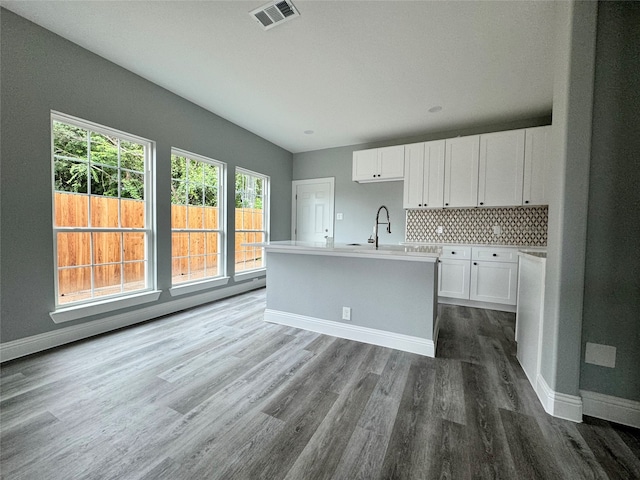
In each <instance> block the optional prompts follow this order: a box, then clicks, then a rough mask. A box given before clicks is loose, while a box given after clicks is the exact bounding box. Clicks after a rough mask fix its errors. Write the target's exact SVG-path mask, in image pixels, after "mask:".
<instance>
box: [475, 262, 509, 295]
mask: <svg viewBox="0 0 640 480" xmlns="http://www.w3.org/2000/svg"><path fill="white" fill-rule="evenodd" d="M517 292H518V264H517V263H501V262H476V261H473V262H472V265H471V287H470V295H469V298H470V299H471V300H477V301H479V302H491V303H503V304H506V305H515V304H516V295H517Z"/></svg>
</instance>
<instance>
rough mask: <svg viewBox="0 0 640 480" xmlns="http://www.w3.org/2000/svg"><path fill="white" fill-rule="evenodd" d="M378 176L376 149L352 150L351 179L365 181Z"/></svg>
mask: <svg viewBox="0 0 640 480" xmlns="http://www.w3.org/2000/svg"><path fill="white" fill-rule="evenodd" d="M376 178H378V149H377V148H372V149H369V150H359V151H356V152H353V181H354V182H358V181H362V180H364V181H367V180H375V179H376Z"/></svg>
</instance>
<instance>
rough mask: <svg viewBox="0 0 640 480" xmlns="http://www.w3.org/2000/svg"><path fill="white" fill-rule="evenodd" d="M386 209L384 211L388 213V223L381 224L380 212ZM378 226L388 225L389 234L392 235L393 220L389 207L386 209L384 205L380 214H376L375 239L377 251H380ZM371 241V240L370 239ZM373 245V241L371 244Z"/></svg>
mask: <svg viewBox="0 0 640 480" xmlns="http://www.w3.org/2000/svg"><path fill="white" fill-rule="evenodd" d="M383 208H384V210H385V211H386V212H387V221H386V222H381V221H380V210H382V209H383ZM378 225H386V226H387V233H391V220H390V219H389V209H388V208H387V207H385V206H384V205H382V206H381V207H380V208H379V209H378V212H377V213H376V228H375V235H376V239H375V244H376V250H377V249H378ZM369 240H370V241H371V239H369ZM371 243H373V241H372V242H371Z"/></svg>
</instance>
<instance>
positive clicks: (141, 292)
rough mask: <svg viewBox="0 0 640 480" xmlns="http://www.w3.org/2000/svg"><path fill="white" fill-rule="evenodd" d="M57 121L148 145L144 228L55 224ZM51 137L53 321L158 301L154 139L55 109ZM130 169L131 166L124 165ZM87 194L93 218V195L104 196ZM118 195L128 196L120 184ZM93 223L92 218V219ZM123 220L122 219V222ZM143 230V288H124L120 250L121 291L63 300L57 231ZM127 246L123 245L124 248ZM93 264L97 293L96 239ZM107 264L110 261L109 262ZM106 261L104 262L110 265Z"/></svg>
mask: <svg viewBox="0 0 640 480" xmlns="http://www.w3.org/2000/svg"><path fill="white" fill-rule="evenodd" d="M54 122H59V123H64V124H67V125H71V126H74V127H78V128H82V129H84V130H87V131H88V132H90V133H91V132H93V133H97V134H100V135H109V136H115V137H117V138H118V139H119V140H120V141H125V142H131V143H136V144H141V145H143V146H144V148H145V154H144V168H143V172H142V173H144V214H145V222H144V226H143V227H142V228H138V227H121V226H119V227H94V226H90V225H87V226H86V227H65V226H58V225H56V193H58V191H57V190H56V183H55V182H56V170H55V168H56V158H55V141H54ZM49 125H50V129H49V132H50V141H51V198H52V209H51V214H52V233H53V264H54V297H55V299H54V300H55V304H54V305H55V306H54V311H53V312H50V316H51V318H52V319H53V321H54V322H56V323H60V322H66V321H70V320H75V319H78V318H82V317H85V316H88V315H94V314H99V313H103V312H109V311H113V310H117V309H120V308H126V307H129V306H134V305H139V304H143V303H147V302H152V301H155V300H157V299H158V298H159V296H160V292H159V291H158V290H157V278H156V254H157V253H156V252H157V249H156V238H155V231H156V216H155V214H156V212H155V209H154V205H155V189H154V166H155V151H156V148H155V142H153V141H151V140H149V139H146V138H143V137H140V136H137V135H133V134H130V133H127V132H122V131H120V130H117V129H114V128H111V127H107V126H105V125H100V124H97V123H95V122H91V121H88V120H84V119H81V118H78V117H74V116H71V115H68V114H65V113H61V112H57V111H54V110H52V111H51V116H50V124H49ZM90 158H91V155H90V153H89V152H87V164H88V165H90V164H91V163H90ZM117 169H118V172H120V171H121V170H122V167H121V165H120V164H118V166H117ZM124 170H128V169H126V168H125V169H124ZM80 195H86V196H87V203H88V205H87V209H88V210H87V215H88V218H89V219H90V218H91V197H92V196H95V197H102V195H95V194H92V193H91V191H90V190H89V189H88V191H87V193H86V194H80ZM110 198H117V199H118V200H119V202H120V201H121V200H122V199H123V198H125V199H126V197H122V192H121V191H120V187H118V196H117V197H110ZM121 212H122V210H121V204H120V203H119V218H120V215H121ZM89 223H90V222H89ZM119 223H120V224H121V221H120V222H119ZM110 232H116V233H144V234H145V241H144V252H145V253H144V259H143V262H144V263H145V266H144V274H145V285H144V288H141V289H137V290H132V291H131V290H130V291H125V290H124V289H123V287H124V265H125V258H124V257H123V254H122V250H121V257H120V262H119V264H120V265H121V281H120V288H121V291H120V292H118V293H115V294H110V295H103V296H97V297H96V296H92V297H91V298H88V299H82V300H77V301H73V302H68V303H60V301H59V298H60V295H59V287H60V285H59V283H60V279H59V272H60V266H59V265H58V234H59V233H88V234H90V235H93V234H94V233H110ZM123 248H124V246H121V249H123ZM90 256H91V258H90V264H89V267H90V268H91V270H92V275H91V291H92V295H93V294H94V288H95V286H94V268H95V267H96V266H99V265H102V264H95V263H94V262H95V260H94V258H93V257H94V256H93V241H92V242H91V245H90ZM107 264H108V263H107ZM107 264H105V265H107Z"/></svg>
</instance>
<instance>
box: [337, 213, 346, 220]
mask: <svg viewBox="0 0 640 480" xmlns="http://www.w3.org/2000/svg"><path fill="white" fill-rule="evenodd" d="M343 218H344V215H343V214H342V213H336V220H342V219H343Z"/></svg>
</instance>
